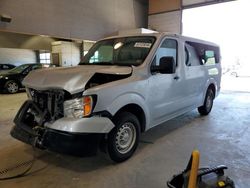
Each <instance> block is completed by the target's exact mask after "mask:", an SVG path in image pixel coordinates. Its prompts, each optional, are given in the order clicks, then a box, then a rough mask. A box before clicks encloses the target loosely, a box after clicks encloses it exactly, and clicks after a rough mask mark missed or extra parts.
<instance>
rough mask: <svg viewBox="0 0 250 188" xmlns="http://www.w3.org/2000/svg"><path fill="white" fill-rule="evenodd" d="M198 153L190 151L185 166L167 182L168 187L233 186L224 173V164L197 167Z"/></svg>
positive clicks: (230, 187)
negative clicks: (212, 166)
mask: <svg viewBox="0 0 250 188" xmlns="http://www.w3.org/2000/svg"><path fill="white" fill-rule="evenodd" d="M199 161H200V153H199V151H198V150H194V151H193V152H192V155H191V158H190V160H189V163H188V165H187V168H186V169H185V170H184V171H183V172H182V173H181V174H178V175H175V176H174V177H173V178H172V179H171V180H170V181H168V182H167V185H168V187H169V188H235V185H234V182H233V181H232V180H231V179H230V178H229V177H227V176H225V175H224V170H225V169H227V167H226V166H224V165H220V166H217V167H214V168H199Z"/></svg>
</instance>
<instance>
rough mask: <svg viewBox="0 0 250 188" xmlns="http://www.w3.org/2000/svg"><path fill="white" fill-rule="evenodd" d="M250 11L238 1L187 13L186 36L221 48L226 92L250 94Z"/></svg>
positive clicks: (249, 3)
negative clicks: (249, 19) (212, 43)
mask: <svg viewBox="0 0 250 188" xmlns="http://www.w3.org/2000/svg"><path fill="white" fill-rule="evenodd" d="M249 7H250V1H248V0H238V1H232V2H228V3H221V4H217V5H210V6H204V7H199V8H192V9H185V10H184V11H183V18H182V23H183V35H186V36H191V37H195V38H200V39H204V40H208V41H212V42H215V43H217V44H219V45H220V47H221V55H222V68H223V69H222V73H223V76H222V84H221V87H222V90H230V91H232V90H233V91H244V92H250V85H249V82H250V55H249V44H250V36H249V33H250V26H249V24H248V18H249V17H250V11H249Z"/></svg>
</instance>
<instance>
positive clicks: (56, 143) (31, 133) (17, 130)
mask: <svg viewBox="0 0 250 188" xmlns="http://www.w3.org/2000/svg"><path fill="white" fill-rule="evenodd" d="M32 110H35V113H36V114H37V116H38V117H40V118H38V119H39V121H38V122H37V121H36V120H37V118H35V117H32V113H31V111H32ZM44 114H45V113H44V112H42V111H41V110H40V109H39V108H38V107H37V106H36V104H34V103H33V102H32V101H26V102H25V103H24V104H23V105H22V107H21V109H20V110H19V112H18V113H17V115H16V117H15V119H14V123H15V126H14V127H13V128H12V130H11V132H10V134H11V136H12V137H14V138H16V139H18V140H20V141H22V142H24V143H26V144H30V145H33V146H36V147H38V148H41V149H48V150H51V151H55V152H59V153H66V154H71V155H77V156H90V155H94V154H96V152H97V149H98V147H99V144H100V141H101V140H102V139H103V137H104V135H105V134H104V133H105V132H106V131H105V130H108V129H107V126H106V123H107V121H103V122H102V121H100V120H101V118H100V119H98V120H97V121H95V120H94V119H93V121H77V123H76V124H75V123H74V121H69V119H67V120H68V121H63V120H61V119H59V120H57V121H55V122H54V123H55V124H53V123H52V124H48V123H47V124H45V125H44V123H43V121H44V120H43V118H44V116H45V115H44ZM62 119H63V118H62ZM86 119H87V118H86ZM88 119H92V118H88ZM107 119H108V118H107ZM104 120H105V119H104ZM58 121H59V122H60V123H59V125H60V126H63V123H65V125H64V127H67V128H69V129H60V126H59V127H57V126H55V125H58V124H57V123H56V122H58ZM109 121H110V120H109ZM84 122H85V123H84ZM88 122H91V123H88ZM94 122H99V124H98V123H97V125H95V124H94ZM80 126H81V127H83V129H79V127H80ZM91 126H93V127H92V128H94V129H92V131H91V129H90V128H91ZM84 127H87V129H84ZM108 127H109V126H108ZM110 127H112V126H110ZM75 128H78V129H75ZM97 128H100V129H97ZM79 130H80V131H79ZM89 130H90V131H89ZM93 130H94V131H93ZM100 130H101V131H100Z"/></svg>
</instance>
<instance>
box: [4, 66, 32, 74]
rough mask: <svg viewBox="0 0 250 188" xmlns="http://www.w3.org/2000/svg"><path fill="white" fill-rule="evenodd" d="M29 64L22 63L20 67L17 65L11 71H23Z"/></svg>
mask: <svg viewBox="0 0 250 188" xmlns="http://www.w3.org/2000/svg"><path fill="white" fill-rule="evenodd" d="M28 66H29V65H20V66H18V67H15V68H14V69H11V70H10V71H9V72H10V73H21V72H22V71H23V70H25V69H26V68H27V67H28Z"/></svg>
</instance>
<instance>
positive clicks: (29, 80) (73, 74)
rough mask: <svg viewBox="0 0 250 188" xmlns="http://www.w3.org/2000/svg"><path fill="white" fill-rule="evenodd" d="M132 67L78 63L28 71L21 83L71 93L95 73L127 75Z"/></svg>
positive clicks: (76, 90)
mask: <svg viewBox="0 0 250 188" xmlns="http://www.w3.org/2000/svg"><path fill="white" fill-rule="evenodd" d="M131 72H132V67H122V66H100V65H79V66H76V67H70V68H68V67H58V68H48V69H40V70H35V71H32V72H30V73H29V74H28V75H27V76H26V77H25V79H24V80H23V85H24V86H26V87H28V88H34V89H37V90H48V89H64V90H66V91H68V92H70V93H71V94H73V93H77V92H80V91H83V90H84V88H85V85H86V83H87V82H88V81H89V79H90V78H91V77H92V76H93V75H94V74H95V73H104V74H116V75H127V74H131Z"/></svg>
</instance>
